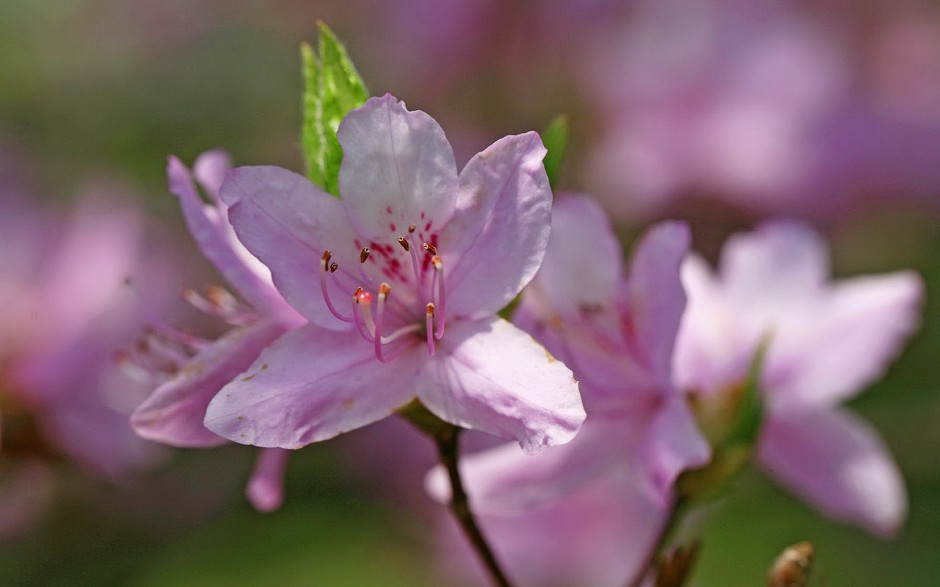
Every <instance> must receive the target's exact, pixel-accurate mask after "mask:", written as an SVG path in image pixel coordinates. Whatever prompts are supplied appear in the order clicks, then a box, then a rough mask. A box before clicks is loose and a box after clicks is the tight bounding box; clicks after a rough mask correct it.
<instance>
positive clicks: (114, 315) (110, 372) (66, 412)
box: [0, 185, 175, 479]
mask: <svg viewBox="0 0 940 587" xmlns="http://www.w3.org/2000/svg"><path fill="white" fill-rule="evenodd" d="M112 192H113V188H111V187H107V186H105V185H96V186H92V187H91V188H90V189H89V190H88V192H87V193H86V194H84V195H82V196H81V197H80V198H79V199H78V201H77V203H76V204H75V205H74V207H73V209H72V210H70V211H69V213H68V215H67V216H65V217H60V216H58V215H57V214H56V213H52V212H49V211H47V210H43V209H41V208H40V207H39V206H37V205H36V204H33V203H30V202H28V201H27V200H25V199H22V200H21V199H16V198H10V199H4V200H3V211H2V213H0V234H2V241H3V247H0V332H2V338H0V395H2V400H0V417H2V418H3V421H4V430H3V432H4V446H3V454H4V456H12V455H14V454H16V453H17V452H18V451H19V449H22V450H23V452H24V453H25V454H35V453H37V451H38V452H39V453H42V452H43V451H45V450H52V451H54V452H56V453H59V454H63V455H65V456H66V457H67V458H69V459H72V460H74V461H75V462H77V463H78V464H79V465H81V466H83V467H85V468H86V469H89V470H92V471H94V472H96V473H98V474H100V475H103V476H105V477H108V478H110V479H117V478H119V477H120V476H122V475H124V474H125V473H127V472H129V471H130V470H132V469H134V468H136V467H140V466H143V465H147V464H150V463H151V462H152V461H153V460H154V458H155V457H157V456H158V454H159V451H157V450H156V448H157V447H156V446H155V445H152V444H149V443H147V442H144V441H142V440H141V439H139V438H137V437H136V436H135V435H134V434H133V431H132V430H131V428H130V426H129V425H128V424H127V414H128V413H130V411H132V410H133V409H134V408H135V407H136V405H137V404H138V403H139V402H140V401H141V400H142V399H143V397H144V393H145V391H144V389H143V388H137V387H134V386H128V385H127V382H126V381H125V380H124V378H123V377H122V374H121V373H120V370H119V369H118V368H117V367H116V365H115V364H114V361H113V355H114V352H115V351H116V350H117V349H119V348H121V347H122V346H126V345H127V344H129V343H130V341H132V340H133V337H134V336H135V334H136V332H138V331H139V329H140V328H141V327H142V324H143V322H144V319H145V318H144V315H143V314H144V309H147V310H152V309H155V308H165V307H167V306H168V305H169V302H170V300H171V299H173V297H174V294H175V291H174V290H175V285H174V284H175V281H174V276H173V273H172V272H171V270H170V268H171V258H172V255H171V251H170V250H169V249H168V248H167V247H166V246H160V243H158V242H156V241H155V240H154V239H153V238H152V237H153V236H154V235H153V233H152V232H151V231H150V230H149V228H148V226H147V224H146V222H145V219H144V217H143V216H142V214H141V213H140V212H139V211H138V210H137V209H135V208H134V207H133V206H131V205H129V204H128V202H127V200H126V198H123V199H118V198H116V197H114V196H113V195H112ZM34 426H35V427H36V431H37V432H38V434H39V436H35V435H34V433H33V432H31V430H33V427H34ZM36 443H39V444H40V445H39V446H36V445H35V444H36Z"/></svg>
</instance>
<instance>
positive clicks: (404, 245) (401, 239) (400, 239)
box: [398, 236, 411, 253]
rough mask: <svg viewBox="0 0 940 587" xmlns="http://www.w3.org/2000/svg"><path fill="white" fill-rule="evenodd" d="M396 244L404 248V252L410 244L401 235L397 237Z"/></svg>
mask: <svg viewBox="0 0 940 587" xmlns="http://www.w3.org/2000/svg"><path fill="white" fill-rule="evenodd" d="M398 244H400V245H401V248H403V249H405V252H406V253H407V252H408V251H410V250H411V245H410V244H408V240H407V239H405V237H403V236H400V237H398Z"/></svg>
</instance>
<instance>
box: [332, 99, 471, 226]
mask: <svg viewBox="0 0 940 587" xmlns="http://www.w3.org/2000/svg"><path fill="white" fill-rule="evenodd" d="M337 138H338V139H339V142H340V145H342V147H343V162H342V165H341V167H340V171H339V191H340V194H341V196H342V199H343V202H344V204H345V205H346V209H347V210H348V212H349V220H350V222H352V224H353V226H355V228H356V231H357V232H358V233H359V234H360V235H362V236H363V237H366V238H368V239H372V240H381V241H388V240H389V239H390V238H391V240H393V241H394V240H396V239H397V238H398V237H399V236H401V235H403V234H406V231H407V229H408V226H409V225H410V224H415V225H416V226H418V227H419V228H421V229H423V228H424V226H423V225H425V224H426V223H427V222H428V221H431V222H432V223H433V225H432V227H431V229H430V231H425V232H436V231H437V230H440V228H441V227H443V226H444V225H445V224H446V223H447V222H448V221H449V220H450V217H451V215H452V214H453V212H454V200H455V198H456V196H457V164H456V163H455V162H454V151H453V149H451V146H450V143H449V142H447V137H445V136H444V131H443V130H442V129H441V127H440V125H438V124H437V122H436V121H435V120H434V119H433V118H431V117H430V116H428V115H427V114H425V113H424V112H422V111H420V110H416V111H409V110H407V109H406V108H405V104H404V103H403V102H399V101H398V100H396V99H395V97H394V96H392V95H390V94H386V95H385V96H383V97H381V98H370V99H369V101H368V102H366V103H365V105H363V106H362V107H361V108H358V109H356V110H353V111H352V112H350V113H349V114H347V115H346V118H344V119H343V122H342V123H340V125H339V130H338V131H337Z"/></svg>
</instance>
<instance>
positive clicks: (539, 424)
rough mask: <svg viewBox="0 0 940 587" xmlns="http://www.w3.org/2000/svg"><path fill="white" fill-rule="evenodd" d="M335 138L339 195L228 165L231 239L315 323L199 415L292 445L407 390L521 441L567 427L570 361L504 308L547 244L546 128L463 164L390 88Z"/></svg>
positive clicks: (574, 416) (390, 405) (369, 415)
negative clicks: (511, 319)
mask: <svg viewBox="0 0 940 587" xmlns="http://www.w3.org/2000/svg"><path fill="white" fill-rule="evenodd" d="M338 137H339V141H340V143H341V145H342V147H343V161H342V167H341V168H340V177H339V180H340V193H341V194H342V199H337V198H334V197H332V196H330V195H328V194H326V193H325V192H323V191H322V190H320V189H319V188H318V187H316V186H315V185H313V184H312V183H310V182H309V181H307V180H306V179H304V178H303V177H301V176H298V175H295V174H293V173H291V172H288V171H285V170H283V169H279V168H274V167H246V168H240V169H236V170H234V171H233V172H232V173H231V174H230V175H229V176H228V179H227V180H226V182H225V184H224V185H223V186H222V198H223V199H224V200H225V201H226V202H227V203H228V204H229V205H230V206H231V208H230V210H229V217H230V219H231V222H232V225H233V226H234V227H235V231H236V233H237V234H238V236H239V238H240V239H241V241H242V242H243V243H245V246H246V247H247V248H248V250H250V251H251V252H252V253H253V254H254V255H256V256H257V257H258V258H259V259H261V260H262V261H263V262H264V263H265V264H266V265H267V266H268V267H270V269H271V273H272V275H273V278H274V283H275V285H276V286H277V288H278V290H279V291H280V292H281V293H282V294H283V296H284V298H285V299H286V300H287V301H288V302H289V303H290V304H291V305H292V306H294V308H296V309H297V310H298V311H299V312H300V313H301V314H303V315H304V316H305V317H306V318H307V319H308V320H310V322H311V325H308V326H303V327H301V328H299V329H297V330H294V331H292V332H290V333H288V334H286V335H284V336H283V337H281V338H280V339H279V340H278V341H276V342H275V343H274V344H273V345H272V346H271V347H269V348H268V349H267V350H265V351H264V352H263V353H262V354H261V356H260V357H259V358H258V360H257V361H256V362H255V363H254V365H252V367H251V368H250V369H248V371H247V372H246V373H245V374H244V375H243V376H240V377H239V378H238V379H236V380H235V381H233V382H232V383H230V384H229V385H227V386H226V387H225V388H223V389H222V391H221V392H220V393H219V394H218V395H217V396H216V397H215V399H214V400H213V401H212V403H211V404H210V405H209V411H208V413H207V415H206V421H205V422H206V426H207V427H208V428H209V429H210V430H213V431H215V432H217V433H218V434H220V435H222V436H225V437H226V438H229V439H232V440H235V441H237V442H241V443H246V444H255V445H258V446H279V447H285V448H298V447H300V446H303V445H305V444H309V443H311V442H316V441H320V440H325V439H328V438H331V437H333V436H336V435H337V434H341V433H343V432H346V431H349V430H352V429H354V428H358V427H361V426H365V425H367V424H369V423H372V422H375V421H377V420H380V419H382V418H385V417H386V416H389V415H391V414H392V413H394V412H395V411H396V410H397V409H399V408H401V407H403V406H405V405H407V404H408V403H410V402H411V401H413V400H414V399H416V398H417V399H419V400H420V401H421V402H422V403H423V404H424V405H425V406H426V407H427V408H428V409H429V410H430V411H431V412H433V413H434V414H435V415H437V416H438V417H440V418H441V419H442V420H445V421H447V422H450V423H452V424H455V425H458V426H462V427H467V428H475V429H480V430H483V431H486V432H489V433H492V434H495V435H498V436H503V437H508V438H515V439H517V440H519V442H520V443H521V444H522V446H523V448H525V449H526V450H527V451H529V452H532V451H536V450H538V449H539V448H541V447H542V446H547V445H553V444H560V443H563V442H567V441H568V440H570V439H571V437H572V436H573V435H574V434H575V432H576V431H577V429H578V428H579V426H580V424H581V421H582V420H583V418H584V412H583V409H582V407H581V401H580V398H579V396H578V391H577V384H576V382H575V381H574V380H573V379H572V377H571V372H570V371H569V370H568V369H567V368H566V367H565V366H564V365H563V364H562V363H560V362H558V361H555V360H554V359H553V358H551V357H549V356H548V355H547V354H546V353H545V351H544V349H543V348H542V347H541V346H539V345H537V344H535V343H534V342H533V341H532V340H531V338H530V337H529V336H528V335H527V334H525V333H524V332H522V331H520V330H518V329H517V328H515V327H514V326H512V325H511V324H509V323H508V322H506V321H504V320H502V319H500V318H499V317H497V316H496V312H497V311H498V310H500V309H501V308H503V307H504V306H505V305H507V304H508V303H509V302H510V301H512V299H513V298H514V297H515V296H516V294H517V293H518V292H519V291H520V290H521V289H522V287H523V286H524V285H525V284H526V283H528V281H529V280H530V279H531V278H532V276H533V275H534V274H535V273H536V271H537V270H538V267H539V264H540V263H541V261H542V257H543V255H544V251H545V246H546V244H547V241H548V233H549V229H550V211H551V191H550V190H549V187H548V181H547V178H546V176H545V171H544V168H543V166H542V157H543V156H544V154H545V149H544V147H543V146H542V144H541V141H540V140H539V138H538V136H537V135H536V134H535V133H528V134H524V135H518V136H511V137H506V138H503V139H501V140H499V141H497V142H496V143H494V144H493V145H492V146H490V147H489V148H488V149H486V150H485V151H483V152H482V153H480V154H478V155H477V156H475V157H474V158H473V159H472V160H471V161H470V162H469V163H468V164H467V166H466V167H465V168H464V170H463V171H462V172H461V173H460V174H459V175H458V173H457V169H456V164H455V161H454V156H453V151H452V150H451V147H450V145H449V143H448V142H447V139H446V138H445V136H444V133H443V131H442V130H441V128H440V126H438V124H437V123H436V122H435V121H434V120H433V119H432V118H431V117H429V116H428V115H427V114H425V113H424V112H421V111H408V110H406V109H405V107H404V104H402V103H400V102H398V101H397V100H396V99H395V98H393V97H392V96H390V95H386V96H385V97H383V98H372V99H370V100H369V101H368V102H367V103H366V105H365V106H363V107H362V108H359V109H357V110H354V111H353V112H351V113H350V114H349V115H348V116H347V117H346V119H345V120H344V121H343V122H342V124H341V125H340V127H339V131H338Z"/></svg>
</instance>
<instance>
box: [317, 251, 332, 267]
mask: <svg viewBox="0 0 940 587" xmlns="http://www.w3.org/2000/svg"><path fill="white" fill-rule="evenodd" d="M332 258H333V253H331V252H330V250H329V249H326V250H325V251H323V257H321V258H320V259H321V260H322V261H323V267H329V266H330V259H332Z"/></svg>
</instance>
